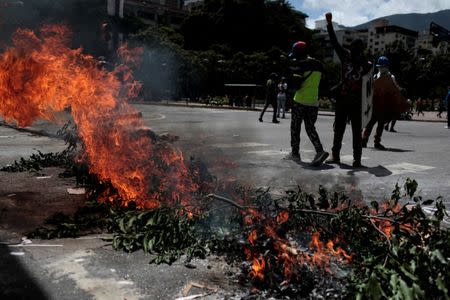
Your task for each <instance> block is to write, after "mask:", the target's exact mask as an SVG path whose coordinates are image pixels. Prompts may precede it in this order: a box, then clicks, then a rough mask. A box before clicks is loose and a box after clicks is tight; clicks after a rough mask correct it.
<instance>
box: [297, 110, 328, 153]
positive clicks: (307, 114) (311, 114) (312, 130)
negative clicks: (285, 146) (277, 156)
mask: <svg viewBox="0 0 450 300" xmlns="http://www.w3.org/2000/svg"><path fill="white" fill-rule="evenodd" d="M318 112H319V108H318V107H316V106H306V105H302V104H298V103H294V104H293V105H292V114H291V118H292V119H291V147H292V153H299V150H300V131H301V126H302V121H305V130H306V134H308V137H309V139H310V141H311V143H312V144H313V145H314V148H315V149H316V152H317V153H319V152H322V151H323V147H322V143H321V142H320V138H319V135H318V134H317V131H316V127H315V126H314V124H315V123H316V121H317V113H318Z"/></svg>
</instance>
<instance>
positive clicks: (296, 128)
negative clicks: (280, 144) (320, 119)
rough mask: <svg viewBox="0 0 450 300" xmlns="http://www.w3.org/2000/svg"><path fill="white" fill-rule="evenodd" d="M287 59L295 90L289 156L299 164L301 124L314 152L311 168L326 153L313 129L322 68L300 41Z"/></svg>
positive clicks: (323, 157) (317, 107)
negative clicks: (289, 60) (289, 58)
mask: <svg viewBox="0 0 450 300" xmlns="http://www.w3.org/2000/svg"><path fill="white" fill-rule="evenodd" d="M290 57H291V58H292V63H291V72H292V74H291V82H292V86H293V88H294V89H295V94H294V99H293V100H294V101H293V103H292V114H291V147H292V152H291V156H292V158H294V159H298V160H300V129H301V125H302V122H304V123H305V130H306V134H307V135H308V137H309V139H310V141H311V143H312V144H313V145H314V148H315V150H316V156H315V157H314V159H313V161H312V162H311V164H312V165H313V166H319V165H321V164H322V163H323V162H324V161H325V159H326V158H327V157H328V152H325V151H324V149H323V147H322V143H321V142H320V138H319V135H318V134H317V131H316V127H315V123H316V121H317V114H318V111H319V100H318V99H319V97H318V96H319V84H320V80H321V78H322V73H323V66H322V64H321V63H320V62H319V61H318V60H317V59H314V58H312V57H309V56H308V55H307V46H306V43H305V42H302V41H299V42H296V43H295V44H294V45H293V47H292V53H291V54H290Z"/></svg>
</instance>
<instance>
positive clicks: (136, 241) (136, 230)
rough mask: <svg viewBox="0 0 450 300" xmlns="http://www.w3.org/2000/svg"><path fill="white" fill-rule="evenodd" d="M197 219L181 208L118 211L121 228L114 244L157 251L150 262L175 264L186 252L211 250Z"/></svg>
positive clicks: (189, 254) (194, 253) (116, 220)
mask: <svg viewBox="0 0 450 300" xmlns="http://www.w3.org/2000/svg"><path fill="white" fill-rule="evenodd" d="M197 221H198V220H196V219H190V218H189V217H188V216H187V214H186V212H185V211H183V210H182V209H177V208H167V207H162V208H158V209H156V210H151V211H136V210H132V211H126V212H120V211H118V212H116V215H115V216H113V222H114V224H117V229H118V230H117V231H116V232H115V234H114V237H113V248H114V249H116V250H124V251H127V252H133V251H136V250H140V249H142V250H144V251H145V252H147V253H150V254H156V257H155V258H153V259H152V260H151V261H150V263H157V264H160V263H167V264H171V263H173V262H174V261H175V260H177V259H178V258H179V257H180V256H182V255H184V254H186V255H187V257H188V259H190V258H192V257H194V256H200V257H203V256H205V254H206V252H207V250H206V248H205V247H204V246H202V245H203V244H204V243H203V242H202V240H201V239H200V237H199V236H198V234H197V232H196V228H195V224H196V223H197Z"/></svg>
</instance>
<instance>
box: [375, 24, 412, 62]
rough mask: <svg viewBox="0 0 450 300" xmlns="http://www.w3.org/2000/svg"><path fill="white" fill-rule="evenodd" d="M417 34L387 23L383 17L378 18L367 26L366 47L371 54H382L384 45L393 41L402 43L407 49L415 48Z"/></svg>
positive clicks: (384, 48)
mask: <svg viewBox="0 0 450 300" xmlns="http://www.w3.org/2000/svg"><path fill="white" fill-rule="evenodd" d="M418 35H419V33H418V32H417V31H413V30H409V29H406V28H403V27H400V26H394V25H389V22H388V21H387V20H385V19H382V20H378V21H376V22H372V23H371V24H370V26H369V29H368V42H367V48H368V50H369V52H370V53H372V54H377V53H378V54H379V53H381V54H382V53H383V52H384V51H385V50H386V46H387V45H391V44H393V43H402V44H403V45H404V46H405V47H406V48H408V49H415V48H416V42H417V38H418Z"/></svg>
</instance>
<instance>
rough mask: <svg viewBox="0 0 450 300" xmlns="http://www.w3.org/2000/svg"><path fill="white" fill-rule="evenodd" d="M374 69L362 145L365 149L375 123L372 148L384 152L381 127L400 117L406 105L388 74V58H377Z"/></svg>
mask: <svg viewBox="0 0 450 300" xmlns="http://www.w3.org/2000/svg"><path fill="white" fill-rule="evenodd" d="M376 67H377V68H378V73H377V74H376V75H375V77H374V79H375V83H374V91H373V112H372V118H371V119H370V121H369V123H368V124H367V126H366V128H365V129H364V133H363V140H362V145H363V148H365V147H367V142H368V140H369V137H370V134H371V132H372V129H373V126H374V125H375V123H377V129H376V133H375V137H374V147H375V149H378V150H386V147H384V146H383V145H382V144H381V136H382V134H383V126H384V124H385V123H386V122H389V121H391V120H392V122H394V121H395V120H396V119H397V118H398V117H400V114H401V113H403V112H406V111H407V110H408V103H407V101H406V99H405V98H404V97H403V96H402V94H401V92H400V87H399V86H398V84H397V82H396V81H395V77H394V75H392V74H391V73H390V72H389V60H388V58H387V57H385V56H381V57H380V58H378V61H377V65H376ZM393 124H395V123H393ZM391 126H392V127H391V130H393V126H394V125H391Z"/></svg>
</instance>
